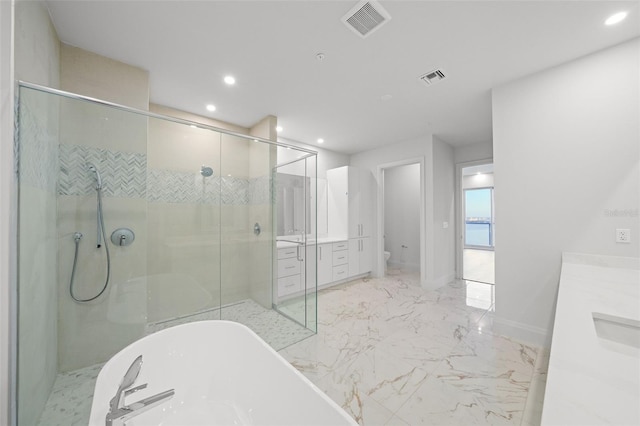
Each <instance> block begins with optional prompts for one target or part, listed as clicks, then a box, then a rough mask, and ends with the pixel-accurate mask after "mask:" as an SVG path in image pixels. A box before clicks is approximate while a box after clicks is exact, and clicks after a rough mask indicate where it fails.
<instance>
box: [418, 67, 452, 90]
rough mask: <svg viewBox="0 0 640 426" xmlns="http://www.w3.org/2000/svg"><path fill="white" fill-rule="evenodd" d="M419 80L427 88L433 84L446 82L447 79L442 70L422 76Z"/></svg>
mask: <svg viewBox="0 0 640 426" xmlns="http://www.w3.org/2000/svg"><path fill="white" fill-rule="evenodd" d="M419 78H420V80H421V81H422V82H423V83H424V84H426V85H427V86H431V85H432V84H433V83H437V82H438V81H440V80H444V79H445V78H446V77H445V75H444V73H443V72H442V70H433V71H429V72H428V73H426V74H423V75H421V76H420V77H419Z"/></svg>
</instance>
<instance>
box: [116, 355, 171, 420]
mask: <svg viewBox="0 0 640 426" xmlns="http://www.w3.org/2000/svg"><path fill="white" fill-rule="evenodd" d="M141 368H142V355H140V356H139V357H137V358H136V359H135V360H134V361H133V363H131V366H130V367H129V369H128V370H127V372H126V373H125V375H124V377H123V378H122V382H121V383H120V386H118V390H117V392H116V395H115V396H114V397H113V398H111V401H110V402H109V412H108V413H107V417H106V418H105V424H106V426H124V422H126V421H127V420H129V419H131V418H133V417H135V416H137V415H140V414H142V413H144V412H145V411H147V410H149V409H151V408H153V407H155V406H156V405H159V404H161V403H163V402H165V401H166V400H169V399H171V398H172V397H173V395H174V394H175V391H174V389H170V390H168V391H164V392H160V393H158V394H156V395H153V396H150V397H148V398H144V399H142V400H140V401H138V402H134V403H133V404H129V405H125V401H124V400H125V398H126V397H127V396H129V395H131V394H132V393H135V392H138V391H139V390H142V389H145V388H146V387H147V383H145V384H142V385H139V386H136V387H135V388H131V386H133V384H134V383H135V381H136V379H137V378H138V374H140V369H141ZM129 388H131V389H129Z"/></svg>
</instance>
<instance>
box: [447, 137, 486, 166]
mask: <svg viewBox="0 0 640 426" xmlns="http://www.w3.org/2000/svg"><path fill="white" fill-rule="evenodd" d="M492 157H493V144H492V143H491V142H479V143H474V144H471V145H464V146H458V147H456V148H455V149H454V150H453V161H454V162H455V163H456V164H459V163H466V162H469V161H476V160H485V159H490V158H492Z"/></svg>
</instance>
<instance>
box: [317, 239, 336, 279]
mask: <svg viewBox="0 0 640 426" xmlns="http://www.w3.org/2000/svg"><path fill="white" fill-rule="evenodd" d="M317 259H318V286H321V285H325V284H329V283H330V282H331V281H333V244H332V243H326V244H318V257H317Z"/></svg>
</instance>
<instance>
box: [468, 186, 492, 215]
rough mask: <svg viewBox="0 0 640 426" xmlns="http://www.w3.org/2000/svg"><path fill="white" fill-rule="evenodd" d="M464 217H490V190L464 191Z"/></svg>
mask: <svg viewBox="0 0 640 426" xmlns="http://www.w3.org/2000/svg"><path fill="white" fill-rule="evenodd" d="M465 209H466V215H465V217H467V218H469V217H486V218H490V217H491V189H490V188H483V189H467V190H466V191H465Z"/></svg>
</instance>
